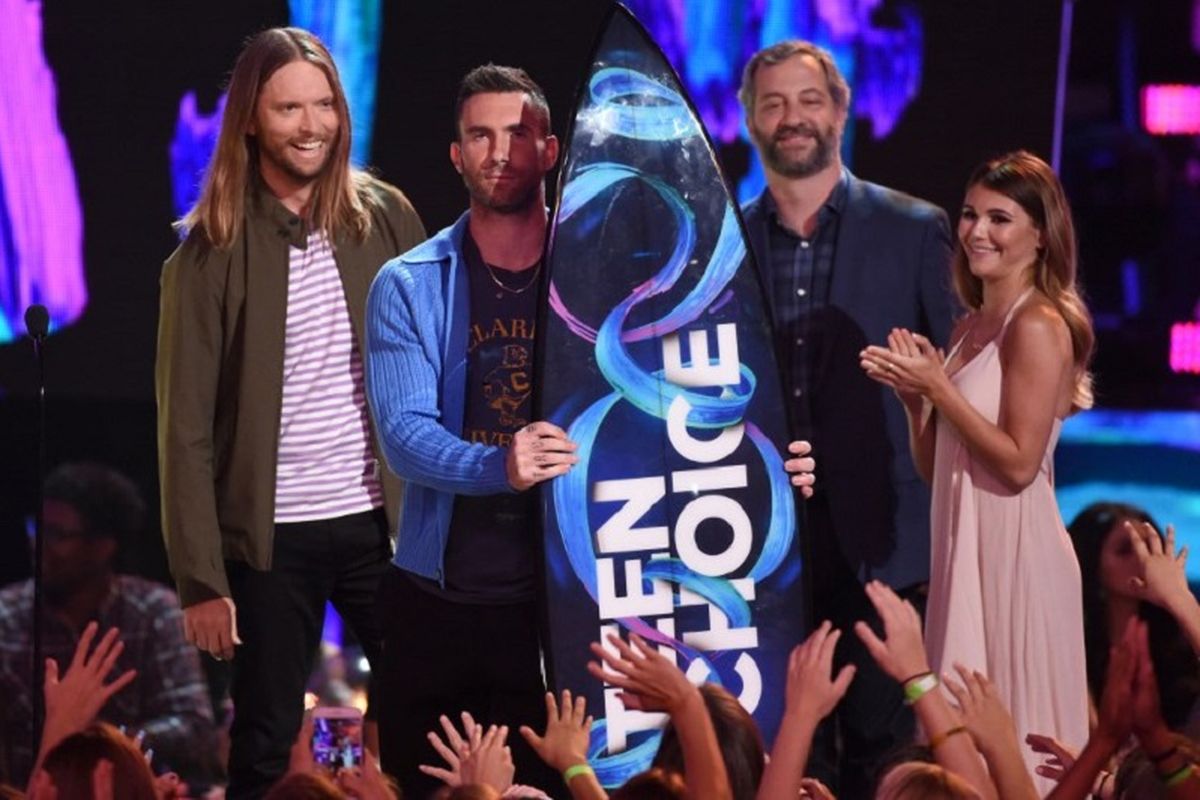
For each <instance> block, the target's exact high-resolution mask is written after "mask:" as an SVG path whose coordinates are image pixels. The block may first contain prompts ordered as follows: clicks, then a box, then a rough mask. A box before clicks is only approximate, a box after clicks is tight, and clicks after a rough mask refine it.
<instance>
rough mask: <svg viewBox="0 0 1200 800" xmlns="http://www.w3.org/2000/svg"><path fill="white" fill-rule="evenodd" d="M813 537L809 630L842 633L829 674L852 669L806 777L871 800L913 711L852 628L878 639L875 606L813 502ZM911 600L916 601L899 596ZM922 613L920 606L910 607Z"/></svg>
mask: <svg viewBox="0 0 1200 800" xmlns="http://www.w3.org/2000/svg"><path fill="white" fill-rule="evenodd" d="M807 512H808V525H809V532H810V536H811V537H812V539H811V542H812V547H811V553H810V558H811V559H812V575H813V624H814V625H820V624H821V622H822V621H823V620H829V621H830V622H832V623H833V626H834V627H835V628H839V629H840V630H841V631H842V638H841V639H840V640H839V641H838V646H837V651H836V652H835V654H834V664H833V674H834V675H836V674H837V673H838V671H839V670H840V669H841V668H842V667H843V666H844V665H846V664H854V665H855V666H856V667H857V670H856V672H855V675H854V680H853V681H851V682H850V688H849V689H848V690H847V692H846V696H845V697H843V698H842V701H841V702H840V703H838V706H837V708H836V709H834V711H833V713H832V714H830V715H829V716H828V717H826V719H825V721H824V722H823V723H822V724H821V725H820V726H819V727H818V728H817V733H816V736H815V737H814V739H813V747H812V754H811V756H810V758H809V764H808V769H807V774H808V775H811V776H812V777H815V778H818V779H820V780H821V781H822V782H824V783H825V784H826V785H827V786H829V788H830V789H831V790H832V791H833V792H834V794H836V795H837V796H838V797H839V798H841V799H842V800H859V799H860V798H870V797H871V796H872V792H873V790H874V786H873V783H874V777H875V771H876V769H877V767H878V766H879V764H880V762H881V761H882V760H883V759H884V757H885V756H887V755H888V754H889V753H890V752H892V751H895V750H896V749H898V748H899V747H902V746H904V745H906V744H909V743H911V742H912V740H913V736H914V734H915V731H916V720H915V718H914V717H913V713H912V710H911V709H910V708H909V707H908V706H906V705H904V693H903V691H902V690H901V688H900V685H899V684H898V683H896V681H895V680H894V679H893V678H891V677H890V676H889V675H887V674H886V673H885V672H884V671H883V670H881V669H880V668H879V666H878V665H877V664H876V663H875V659H874V658H872V657H871V654H870V652H868V651H867V648H866V646H865V645H864V644H863V643H862V640H861V639H859V638H858V634H857V633H855V632H854V623H856V622H858V621H859V620H864V621H865V622H866V623H867V624H868V625H870V626H871V629H872V630H874V631H875V633H876V634H877V635H878V636H879V637H880V638H883V626H882V623H881V622H880V619H879V615H878V614H877V613H876V612H875V606H874V605H872V604H871V600H870V598H868V597H867V594H866V592H865V591H864V590H863V587H862V584H861V583H860V582H859V580H858V578H857V577H856V576H855V574H854V573H853V572H852V571H851V569H850V567H849V566H848V564H847V563H846V558H845V556H843V555H842V552H841V549H840V548H839V546H838V544H837V541H836V539H835V538H834V537H835V535H836V534H835V533H834V528H833V525H832V520H830V518H829V507H828V504H827V503H826V502H824V501H823V498H820V496H819V495H818V496H816V497H813V498H812V499H811V500H809V501H808V507H807ZM900 594H901V596H902V597H904V598H905V599H907V600H910V601H914V602H917V601H921V600H922V598H920V597H917V596H915V595H914V594H913V593H910V592H900ZM917 609H918V611H923V609H924V606H923V603H919V604H918V605H917Z"/></svg>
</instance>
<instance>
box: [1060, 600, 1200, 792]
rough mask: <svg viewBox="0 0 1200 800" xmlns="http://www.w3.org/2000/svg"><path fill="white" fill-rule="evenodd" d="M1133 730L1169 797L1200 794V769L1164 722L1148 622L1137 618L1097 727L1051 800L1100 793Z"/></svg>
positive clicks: (1112, 671)
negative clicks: (1104, 775)
mask: <svg viewBox="0 0 1200 800" xmlns="http://www.w3.org/2000/svg"><path fill="white" fill-rule="evenodd" d="M1131 733H1132V734H1133V735H1134V736H1135V737H1136V740H1137V742H1138V745H1139V746H1140V747H1141V749H1142V750H1143V751H1144V752H1145V753H1146V755H1147V756H1148V757H1149V759H1150V760H1151V761H1152V762H1153V763H1154V767H1155V771H1156V772H1157V774H1158V776H1159V778H1160V779H1161V781H1162V783H1163V785H1164V787H1165V788H1166V790H1167V797H1170V798H1172V799H1173V800H1178V799H1179V798H1197V797H1200V772H1198V771H1197V769H1196V766H1195V763H1194V762H1193V761H1192V760H1191V758H1190V757H1189V755H1188V753H1187V752H1185V751H1184V750H1182V749H1180V748H1179V747H1178V746H1177V745H1176V744H1175V740H1174V737H1173V735H1172V734H1171V731H1170V730H1169V729H1168V728H1167V726H1166V723H1165V722H1164V721H1163V718H1162V714H1161V711H1160V707H1159V697H1158V684H1157V682H1156V680H1155V677H1154V665H1153V663H1152V662H1151V660H1150V646H1149V641H1148V631H1147V626H1146V623H1145V622H1143V621H1141V620H1139V619H1137V618H1136V617H1131V618H1130V619H1129V622H1128V624H1127V625H1126V627H1125V631H1124V632H1123V634H1122V636H1121V638H1120V640H1119V641H1118V643H1117V644H1116V645H1115V646H1114V647H1113V650H1112V654H1111V657H1110V659H1109V664H1108V673H1107V676H1106V678H1105V682H1104V690H1103V692H1102V694H1101V697H1100V703H1099V708H1098V714H1097V723H1096V727H1095V729H1094V730H1093V731H1092V734H1091V736H1090V737H1089V738H1088V742H1087V744H1086V745H1085V746H1084V748H1083V750H1082V751H1081V752H1080V753H1079V757H1078V758H1077V759H1075V761H1074V763H1072V764H1071V765H1070V766H1069V768H1067V769H1066V770H1064V772H1063V774H1062V778H1061V780H1060V781H1059V783H1058V786H1056V787H1055V788H1054V789H1053V791H1051V792H1050V794H1049V795H1047V800H1083V798H1085V797H1087V796H1089V795H1091V794H1093V793H1095V790H1096V789H1097V787H1098V783H1099V782H1098V781H1097V778H1098V776H1099V775H1100V773H1101V772H1102V771H1103V769H1104V768H1105V766H1106V765H1107V764H1108V763H1109V761H1110V760H1111V759H1112V757H1113V756H1114V754H1116V752H1117V751H1118V749H1119V748H1121V747H1122V746H1124V744H1125V742H1126V740H1127V739H1128V738H1129V736H1130V734H1131ZM1101 788H1102V787H1101ZM1101 794H1103V792H1101Z"/></svg>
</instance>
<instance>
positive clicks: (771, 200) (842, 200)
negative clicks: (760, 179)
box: [763, 166, 850, 225]
mask: <svg viewBox="0 0 1200 800" xmlns="http://www.w3.org/2000/svg"><path fill="white" fill-rule="evenodd" d="M849 186H850V171H849V170H848V169H846V168H845V167H844V166H843V167H842V173H841V177H839V178H838V182H837V183H835V184H834V185H833V191H831V192H830V193H829V196H828V197H826V198H825V202H824V204H822V206H821V211H820V212H818V214H822V213H823V212H824V211H825V210H826V209H828V210H829V211H832V212H833V213H835V214H839V215H840V214H841V213H842V209H844V208H845V207H846V194H847V192H848V191H849ZM763 202H764V203H765V209H766V212H767V215H768V216H769V217H770V218H771V219H772V220H774V221H775V223H776V224H777V225H782V224H783V223H782V222H781V221H780V219H779V206H777V205H776V204H775V197H774V196H773V195H772V194H771V191H770V190H769V189H768V190H767V191H765V192H763Z"/></svg>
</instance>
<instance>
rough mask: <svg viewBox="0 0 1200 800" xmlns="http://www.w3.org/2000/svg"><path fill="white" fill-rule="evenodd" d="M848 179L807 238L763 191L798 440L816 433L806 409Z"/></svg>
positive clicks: (783, 362)
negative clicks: (783, 218) (782, 218)
mask: <svg viewBox="0 0 1200 800" xmlns="http://www.w3.org/2000/svg"><path fill="white" fill-rule="evenodd" d="M848 182H849V178H848V177H847V175H846V172H845V170H843V171H842V177H841V180H839V181H838V183H837V185H836V186H834V188H833V191H832V192H830V194H829V198H828V199H827V200H826V201H825V204H824V205H822V206H821V210H820V211H818V212H817V227H816V229H815V230H814V231H813V235H812V236H811V237H809V238H807V239H806V238H804V237H803V236H800V235H798V234H797V233H796V232H795V231H793V230H791V229H789V228H787V227H785V226H784V225H783V223H782V222H781V221H780V219H779V212H778V209H777V207H776V205H775V200H774V198H773V197H771V193H770V192H765V193H764V194H763V207H764V208H765V209H766V212H767V214H766V219H767V220H769V222H768V224H767V246H768V248H769V250H770V261H769V263H767V264H765V265H764V266H765V267H766V268H767V274H769V275H770V277H771V281H770V286H769V287H768V291H769V292H770V294H771V307H772V309H773V310H774V314H775V335H776V338H777V340H778V341H777V345H776V348H775V351H776V352H777V353H779V354H780V364H779V366H780V369H782V370H783V375H784V390H785V391H786V392H787V396H788V398H789V402H791V403H793V404H794V408H795V412H794V414H793V417H794V421H795V423H796V430H794V431H793V433H794V434H795V436H796V438H797V439H811V438H812V422H811V420H810V419H809V418H808V417H809V415H808V413H807V409H808V401H809V397H808V393H809V391H810V389H811V381H812V364H813V354H814V353H818V352H820V349H819V344H820V338H821V335H822V333H823V331H822V326H821V314H820V311H821V310H822V309H823V308H825V306H826V304H827V303H828V302H829V283H830V280H831V279H832V276H833V260H834V254H835V250H836V247H837V227H838V216H839V215H840V214H841V211H842V207H843V206H844V205H845V202H846V185H847V183H848Z"/></svg>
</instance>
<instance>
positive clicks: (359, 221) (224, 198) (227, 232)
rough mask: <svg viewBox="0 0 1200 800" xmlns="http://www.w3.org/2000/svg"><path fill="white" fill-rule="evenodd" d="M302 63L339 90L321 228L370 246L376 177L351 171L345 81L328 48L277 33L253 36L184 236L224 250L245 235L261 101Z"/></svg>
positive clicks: (322, 184)
mask: <svg viewBox="0 0 1200 800" xmlns="http://www.w3.org/2000/svg"><path fill="white" fill-rule="evenodd" d="M294 61H307V62H308V63H309V64H312V65H313V66H315V67H317V68H318V69H320V70H321V71H322V72H324V73H325V77H326V79H327V80H328V81H329V87H330V89H331V90H332V91H333V101H334V106H335V108H336V109H337V115H338V133H337V138H336V140H335V141H334V146H333V152H331V153H330V154H329V161H328V162H327V163H326V165H325V168H324V170H323V171H322V173H321V175H320V176H319V177H318V178H317V183H316V186H315V187H314V190H313V195H312V200H311V203H310V206H309V208H310V218H311V220H310V221H311V222H312V224H313V226H314V228H316V229H319V230H323V231H324V232H325V233H326V234H327V235H328V236H329V237H330V238H331V239H333V238H336V237H338V236H340V235H345V234H350V235H353V236H354V237H355V238H357V239H359V240H362V239H363V238H365V237H366V235H367V233H368V232H369V230H370V227H371V215H370V212H369V209H368V208H367V205H368V204H369V203H372V202H374V201H373V199H372V195H371V193H370V192H368V191H366V187H367V183H368V182H369V180H370V178H369V177H368V176H367V175H366V174H365V173H363V172H361V171H359V170H355V169H353V168H352V167H351V166H350V109H349V106H348V105H347V104H346V93H345V92H344V91H343V89H342V83H341V81H340V80H339V79H338V73H337V67H336V66H334V63H333V57H332V56H331V55H330V54H329V51H328V50H327V49H325V45H323V44H321V41H320V40H319V39H318V38H317V37H316V36H314V35H312V34H311V33H309V32H308V31H306V30H302V29H300V28H271V29H269V30H265V31H263V32H262V33H259V34H257V35H255V36H254V37H252V38H251V39H250V40H249V41H248V42H247V43H246V46H245V48H243V49H242V53H241V55H239V56H238V60H237V63H236V64H234V66H233V74H232V75H231V76H230V78H229V89H228V99H227V100H226V103H225V115H224V118H223V119H222V120H221V133H220V136H219V137H218V139H217V148H216V152H215V153H214V154H213V157H212V160H211V161H209V164H208V169H207V171H206V172H205V174H204V185H203V186H202V187H201V190H200V199H199V200H198V201H196V205H195V206H193V207H192V210H191V211H189V212H188V213H187V214H185V215H184V216H183V218H182V219H180V220H179V221H178V222H176V223H175V227H176V228H177V229H181V230H184V231H192V230H196V229H198V230H199V231H200V232H202V233H203V234H204V236H205V237H206V238H207V239H208V241H209V242H210V243H211V244H212V245H213V246H214V247H216V248H218V249H221V250H224V249H227V248H228V247H230V246H231V245H232V244H233V241H234V239H235V238H237V235H238V234H239V233H240V232H241V226H242V219H243V215H244V211H245V204H246V188H247V186H248V185H249V183H250V181H251V178H252V175H253V174H255V173H256V172H257V170H258V158H259V153H258V140H257V139H256V138H255V137H254V136H252V135H251V134H250V132H249V131H250V127H251V123H252V122H253V121H254V116H255V112H256V110H257V108H258V98H259V94H260V93H261V92H262V88H263V86H264V85H265V84H266V82H267V81H268V80H270V79H271V76H272V75H274V74H275V73H276V71H278V70H279V69H280V68H281V67H284V66H286V65H288V64H290V63H292V62H294Z"/></svg>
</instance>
